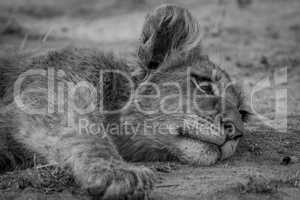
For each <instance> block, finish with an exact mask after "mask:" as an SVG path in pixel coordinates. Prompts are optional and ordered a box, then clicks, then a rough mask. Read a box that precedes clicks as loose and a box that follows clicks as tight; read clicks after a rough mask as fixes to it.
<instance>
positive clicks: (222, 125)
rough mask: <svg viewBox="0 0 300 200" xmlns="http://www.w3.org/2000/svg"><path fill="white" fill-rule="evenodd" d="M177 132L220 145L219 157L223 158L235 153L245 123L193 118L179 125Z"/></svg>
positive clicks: (196, 139)
mask: <svg viewBox="0 0 300 200" xmlns="http://www.w3.org/2000/svg"><path fill="white" fill-rule="evenodd" d="M177 132H178V133H179V135H180V136H183V137H186V138H190V139H193V140H195V141H199V142H204V143H207V144H212V145H215V146H217V147H219V151H220V156H219V159H220V160H223V159H226V158H228V157H230V156H232V155H233V154H234V153H235V151H236V148H237V146H238V143H239V139H240V138H241V137H242V136H243V133H244V129H243V125H241V124H236V123H234V121H233V120H230V119H224V120H219V121H218V120H214V121H212V120H208V119H204V118H198V119H197V120H196V119H195V118H193V119H190V120H185V123H184V126H181V127H178V128H177Z"/></svg>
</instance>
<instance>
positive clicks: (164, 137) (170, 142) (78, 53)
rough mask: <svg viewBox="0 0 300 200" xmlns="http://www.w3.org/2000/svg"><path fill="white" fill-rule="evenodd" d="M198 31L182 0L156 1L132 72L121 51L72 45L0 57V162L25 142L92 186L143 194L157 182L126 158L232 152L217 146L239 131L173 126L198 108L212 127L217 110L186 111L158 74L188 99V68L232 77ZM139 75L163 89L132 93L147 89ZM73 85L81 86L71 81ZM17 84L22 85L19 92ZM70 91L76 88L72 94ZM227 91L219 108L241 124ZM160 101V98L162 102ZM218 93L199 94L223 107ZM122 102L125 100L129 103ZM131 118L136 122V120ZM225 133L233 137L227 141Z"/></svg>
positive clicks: (204, 161)
mask: <svg viewBox="0 0 300 200" xmlns="http://www.w3.org/2000/svg"><path fill="white" fill-rule="evenodd" d="M198 37H199V27H198V24H197V23H196V21H195V20H194V19H193V17H192V16H191V15H190V13H189V12H188V11H187V10H186V9H183V8H180V7H176V6H162V7H160V8H158V9H156V10H155V11H154V12H153V13H151V14H150V15H149V16H148V17H147V19H146V23H145V26H144V29H143V33H142V37H141V44H140V48H139V53H138V56H137V60H138V61H137V62H136V66H135V72H132V71H131V70H130V67H129V66H128V64H127V61H126V60H122V59H119V58H115V57H114V56H113V55H111V54H104V53H101V52H98V51H94V50H89V49H77V48H66V49H63V50H60V51H54V52H50V53H48V54H47V55H44V56H39V57H36V58H33V59H31V60H30V61H26V62H24V63H19V64H18V65H12V66H11V65H9V64H8V63H3V64H2V65H1V66H0V67H1V73H2V72H3V74H4V76H3V77H4V78H2V79H1V81H2V83H1V95H2V100H1V104H2V105H1V107H2V108H3V109H2V110H1V114H0V116H1V118H0V123H1V126H0V128H1V134H2V133H4V136H3V138H0V148H1V149H0V151H2V152H5V153H4V154H3V155H2V154H0V159H3V160H4V162H3V163H1V162H0V165H1V164H7V163H9V161H11V160H13V158H12V157H13V156H15V158H18V157H21V155H22V153H24V152H25V153H26V152H27V150H28V151H30V152H36V153H38V154H39V155H41V156H42V157H44V158H46V160H47V161H48V162H55V163H58V164H59V165H61V166H66V167H69V168H70V169H71V170H72V171H73V173H74V177H75V178H76V179H77V180H78V182H79V183H80V184H81V185H82V186H83V187H84V188H86V189H88V190H89V192H90V193H91V194H92V195H96V196H101V197H103V198H104V199H105V198H107V199H114V198H115V199H118V198H125V197H132V198H133V197H145V195H146V196H147V194H148V192H149V191H150V190H151V188H152V184H153V181H154V179H153V173H152V172H151V170H149V169H147V168H144V167H135V166H134V165H131V164H129V163H128V162H127V161H179V162H184V163H191V164H198V165H210V164H214V163H215V162H217V160H219V159H222V158H226V157H228V156H230V155H232V153H233V152H234V151H235V147H234V148H233V149H232V150H231V151H229V152H230V153H229V154H228V155H226V154H225V153H224V151H223V150H222V148H223V147H224V148H225V147H226V148H227V146H228V145H229V144H231V143H234V144H237V142H235V141H237V140H235V136H236V134H235V135H232V136H230V137H229V136H228V135H222V134H221V132H220V135H217V136H211V135H207V133H206V135H204V133H203V132H202V133H201V131H200V139H195V138H193V137H192V131H191V130H192V129H189V130H188V133H184V134H183V133H182V132H180V131H178V130H179V128H182V127H180V126H182V124H183V120H184V119H185V118H187V117H190V118H189V119H191V118H192V119H193V120H194V121H195V120H196V121H198V120H199V119H200V118H199V116H200V117H207V118H209V120H210V121H209V120H208V121H209V124H212V125H213V128H214V130H216V131H215V132H216V133H217V134H219V130H218V129H217V128H216V127H215V124H214V122H212V121H211V119H213V118H214V117H215V116H216V114H213V113H211V114H203V113H201V112H199V110H197V111H194V110H192V115H190V114H189V115H187V114H186V110H185V109H186V108H187V107H188V105H187V103H182V104H181V105H182V106H181V107H180V108H179V109H178V110H177V109H176V105H177V104H176V101H175V100H174V98H166V95H169V94H168V93H170V91H173V92H175V91H176V90H174V88H173V89H172V88H171V89H170V88H168V87H165V86H166V85H165V83H167V82H169V83H174V82H177V83H178V88H180V90H181V89H182V93H181V96H182V97H183V99H189V97H188V93H189V92H188V90H187V89H186V85H187V83H186V82H187V80H186V74H187V70H188V68H187V67H191V69H192V72H193V73H194V72H196V74H195V73H194V74H192V75H194V76H198V75H199V74H200V75H203V77H207V79H208V80H210V81H216V83H217V84H216V85H218V87H221V85H222V84H223V83H228V82H230V79H229V78H228V76H227V74H226V73H224V72H223V71H222V70H220V69H219V68H218V67H216V66H215V65H214V64H213V63H211V62H210V61H209V59H208V58H207V57H206V56H203V55H202V53H201V49H200V46H199V40H198ZM213 71H215V72H217V73H218V74H219V75H220V76H221V77H223V78H222V79H221V81H220V79H218V80H213V79H214V78H213V77H214V76H215V75H214V73H215V72H213ZM136 72H137V73H136ZM18 81H20V84H19V85H18ZM221 83H222V84H221ZM142 84H144V85H147V84H148V86H151V84H156V86H157V87H158V88H159V89H160V91H161V93H162V95H161V96H160V97H158V99H154V100H144V99H143V96H139V95H136V94H135V93H134V94H132V90H133V91H136V90H138V91H140V92H141V94H143V95H151V94H152V95H153V92H155V90H154V87H152V88H151V87H150V89H143V88H141V87H140V86H141V85H142ZM78 85H80V86H81V87H82V88H85V89H82V88H80V87H79V88H77V89H76V86H78ZM17 86H18V87H17ZM167 86H172V84H171V85H167ZM173 86H174V84H173ZM175 86H176V84H175ZM193 87H194V86H193ZM16 88H19V89H20V90H21V91H19V92H16ZM74 88H75V90H74ZM87 88H88V89H87ZM178 88H177V89H178ZM175 89H176V87H175ZM73 90H74V91H76V92H75V93H73V94H72V91H73ZM70 93H71V95H70ZM171 93H172V92H171ZM172 94H173V93H172ZM229 96H230V98H231V99H230V101H225V112H226V114H225V115H224V116H226V118H230V119H232V121H234V123H235V125H236V126H237V127H241V125H240V123H241V122H240V115H239V114H237V112H238V109H239V108H238V107H239V104H240V101H241V99H240V98H239V96H238V95H236V92H235V91H234V90H232V91H231V90H230V95H229ZM148 97H149V96H148ZM150 97H151V96H150ZM141 98H142V100H141ZM146 99H147V98H146ZM159 100H160V102H163V103H165V104H164V105H163V106H164V107H161V106H162V103H159V102H158V101H159ZM219 100H220V98H219V97H217V96H215V97H213V99H212V100H209V101H207V102H204V101H199V100H197V103H199V105H200V107H205V108H211V109H212V110H214V111H216V112H220V108H219V107H218V106H217V105H219V104H221V102H219ZM129 101H130V102H132V103H131V104H128V105H127V102H129ZM139 101H140V103H141V104H138V106H137V104H135V103H134V102H139ZM20 102H21V103H20ZM70 102H72V103H73V104H71V103H70ZM166 102H167V103H166ZM201 103H203V104H205V105H202V104H201ZM74 105H75V106H76V108H77V109H74ZM139 106H140V107H139ZM159 106H160V109H158V108H159ZM124 107H125V109H122V110H120V111H118V112H111V111H116V110H119V109H121V108H124ZM174 108H175V110H174ZM141 109H142V111H141ZM164 109H165V110H166V112H163V111H162V110H164ZM30 111H34V112H33V113H30ZM37 111H41V113H38V112H37ZM148 111H156V112H148ZM170 111H173V112H170ZM170 113H171V114H170ZM191 116H192V117H191ZM195 116H196V117H195ZM198 118H199V119H198ZM149 120H150V121H151V120H155V122H157V123H158V124H159V125H165V124H168V123H170V122H172V123H173V125H174V127H171V128H170V127H168V128H166V129H167V133H170V134H164V133H165V132H158V133H155V134H153V132H150V131H149V129H146V128H147V126H146V125H145V122H146V121H147V122H148V121H149ZM127 122H130V124H131V125H135V126H134V129H133V128H132V127H130V128H129V129H127V128H128V127H126V126H125V124H126V123H127ZM141 124H142V125H141ZM112 125H114V126H116V127H115V128H114V127H112ZM138 125H141V127H139V128H141V129H136V128H137V126H138ZM105 127H109V129H105ZM103 128H104V129H103ZM113 128H114V129H113ZM152 128H153V127H152ZM112 129H113V130H114V131H116V132H114V131H112ZM151 130H152V129H151ZM153 130H154V129H153ZM153 130H152V131H153ZM199 130H200V129H196V132H197V133H198V132H199ZM174 132H175V133H174ZM116 133H117V134H116ZM208 134H210V132H208ZM2 135H3V134H2ZM184 135H189V136H191V137H185V136H184ZM7 138H9V140H8V139H7ZM228 140H229V141H231V143H227V141H228ZM21 144H22V145H21ZM222 145H223V146H222ZM226 145H227V146H226ZM229 146H230V145H229ZM21 147H22V148H21ZM20 149H26V150H24V151H22V150H20ZM17 150H18V151H17ZM6 152H7V153H6ZM16 152H17V153H16ZM10 155H11V156H10ZM1 156H2V157H1ZM10 158H12V159H10ZM15 160H16V159H15Z"/></svg>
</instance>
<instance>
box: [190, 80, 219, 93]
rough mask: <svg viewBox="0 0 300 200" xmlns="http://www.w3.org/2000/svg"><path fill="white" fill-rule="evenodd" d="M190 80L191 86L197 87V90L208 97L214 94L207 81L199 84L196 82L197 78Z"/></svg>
mask: <svg viewBox="0 0 300 200" xmlns="http://www.w3.org/2000/svg"><path fill="white" fill-rule="evenodd" d="M191 80H192V82H193V84H194V85H195V86H196V87H197V89H199V90H200V91H201V92H203V93H204V94H208V95H213V94H214V89H213V87H212V84H211V83H210V82H207V81H205V82H201V81H199V80H197V78H195V77H192V79H191Z"/></svg>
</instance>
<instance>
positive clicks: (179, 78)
mask: <svg viewBox="0 0 300 200" xmlns="http://www.w3.org/2000/svg"><path fill="white" fill-rule="evenodd" d="M200 37H201V33H200V27H199V24H198V23H197V21H196V20H195V19H194V18H193V16H192V15H191V14H190V12H189V11H188V10H186V9H184V8H181V7H177V6H173V5H164V6H161V7H159V8H157V9H155V10H154V11H153V12H151V13H150V14H149V15H148V16H147V17H146V22H145V24H144V27H143V31H142V36H141V39H140V46H139V51H138V58H139V60H140V65H141V66H142V67H141V69H140V70H139V73H138V75H136V76H137V77H138V78H137V80H138V81H137V82H138V84H137V85H138V86H137V88H136V90H135V95H134V98H133V104H134V109H129V111H128V112H127V113H126V115H125V116H124V117H123V121H126V122H127V123H128V122H129V123H134V124H136V125H137V126H140V127H143V133H144V134H178V135H181V136H183V137H190V138H194V139H198V140H201V141H204V142H207V143H213V144H216V145H218V146H223V147H224V148H225V147H226V143H227V142H228V141H231V142H232V141H238V138H240V137H241V136H242V135H243V133H244V125H243V121H244V119H245V117H246V115H247V111H245V110H244V106H243V99H242V96H241V92H240V91H239V90H238V88H237V87H236V86H235V85H234V84H233V83H232V81H231V80H230V78H229V76H228V75H227V73H226V72H224V71H223V70H221V69H220V68H219V67H218V66H216V65H215V64H213V63H212V62H211V61H210V60H209V58H208V57H207V56H205V55H203V53H202V52H201V48H200ZM228 156H230V155H223V157H224V158H225V157H228Z"/></svg>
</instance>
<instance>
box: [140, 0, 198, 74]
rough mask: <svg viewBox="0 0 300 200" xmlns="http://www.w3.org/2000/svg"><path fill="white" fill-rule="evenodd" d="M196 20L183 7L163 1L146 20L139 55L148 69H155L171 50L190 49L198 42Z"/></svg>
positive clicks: (196, 45)
mask: <svg viewBox="0 0 300 200" xmlns="http://www.w3.org/2000/svg"><path fill="white" fill-rule="evenodd" d="M199 32H200V31H199V24H198V22H197V21H196V20H195V19H194V17H193V16H192V15H191V13H190V12H189V11H188V10H187V9H185V8H181V7H178V6H175V5H163V6H160V7H158V8H156V9H154V10H153V11H152V12H150V13H149V14H148V15H147V17H146V20H145V23H144V26H143V30H142V34H141V38H140V45H139V49H138V57H139V59H140V60H141V61H142V63H143V64H144V66H145V67H146V68H148V69H151V70H153V69H157V68H158V67H159V66H160V64H161V63H162V62H163V61H164V59H165V58H166V56H167V55H169V53H170V52H173V51H177V52H178V51H189V50H191V49H193V48H195V47H198V46H200V45H199V44H200V33H199Z"/></svg>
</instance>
